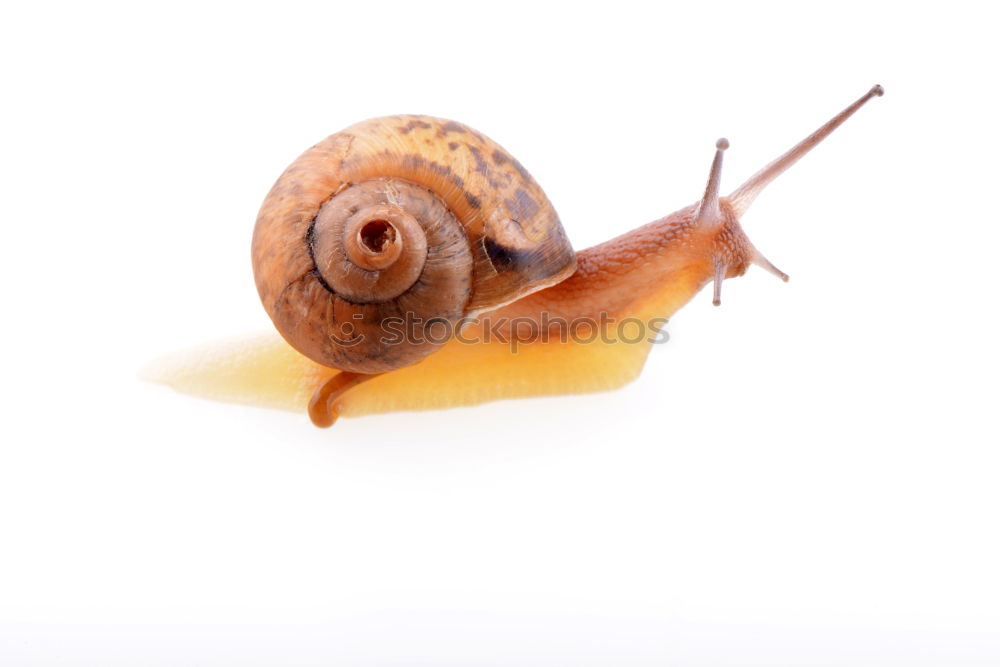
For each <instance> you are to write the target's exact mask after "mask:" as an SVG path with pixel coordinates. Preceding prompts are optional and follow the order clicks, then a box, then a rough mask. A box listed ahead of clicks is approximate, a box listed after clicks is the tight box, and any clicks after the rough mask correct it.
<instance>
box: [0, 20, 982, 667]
mask: <svg viewBox="0 0 1000 667" xmlns="http://www.w3.org/2000/svg"><path fill="white" fill-rule="evenodd" d="M695 4H696V3H682V4H673V5H665V4H663V3H656V4H650V5H641V4H632V3H627V2H615V3H602V4H600V5H587V4H576V3H573V4H572V5H569V4H567V5H565V6H562V7H556V6H554V5H553V6H548V5H544V4H542V3H540V2H536V3H530V4H520V3H511V2H494V3H489V4H482V5H479V4H474V3H454V4H442V3H437V2H409V3H404V4H395V3H386V2H378V3H370V2H362V1H356V2H350V3H336V2H326V3H319V4H313V5H299V4H294V3H275V4H274V5H273V6H272V7H261V6H254V5H251V4H243V3H240V4H233V5H231V6H222V5H215V4H211V3H194V4H190V5H184V4H176V3H169V4H164V5H162V6H156V7H154V6H141V5H138V4H136V5H133V4H124V3H123V4H120V5H111V4H97V5H94V4H92V3H79V4H73V5H70V4H67V5H58V4H41V3H32V4H30V5H29V4H27V3H24V4H23V5H22V6H20V7H18V8H10V7H8V8H6V9H4V10H3V17H2V20H0V56H2V58H0V62H2V65H0V67H2V76H3V83H2V90H3V97H4V101H3V104H2V110H0V115H2V123H0V135H2V148H0V153H2V155H0V169H2V173H0V177H2V183H3V186H2V191H0V197H2V202H3V207H2V212H3V220H2V223H3V224H2V234H3V238H4V239H5V241H4V242H3V243H2V244H0V248H2V257H3V261H2V262H0V272H2V280H3V285H4V288H3V297H4V298H3V301H4V309H3V312H4V315H3V320H4V326H3V334H2V335H3V349H4V360H3V385H2V387H3V393H4V396H3V406H4V411H3V418H2V425H0V429H2V431H3V433H2V445H0V447H2V450H0V540H2V544H0V665H3V666H4V667H6V666H8V665H18V666H20V665H88V666H89V665H94V666H97V665H101V666H118V665H122V666H124V665H129V666H132V665H157V666H158V665H198V666H200V665H209V666H214V665H254V666H256V665H262V666H263V665H268V666H270V665H276V666H277V665H280V666H289V665H295V666H297V665H344V666H354V665H359V666H368V665H391V666H397V665H398V666H402V665H427V666H431V665H434V666H438V665H455V666H458V665H462V666H469V665H519V666H520V665H524V666H528V665H566V666H569V665H573V666H577V665H621V666H631V665H654V664H655V665H996V664H1000V634H998V633H1000V574H998V571H1000V567H998V563H1000V538H998V510H1000V490H998V472H1000V448H998V445H1000V438H998V432H997V425H996V410H997V402H998V401H997V399H998V391H997V386H996V376H997V372H998V370H1000V368H998V363H997V351H996V341H997V337H998V334H1000V331H998V326H997V322H996V319H997V318H996V313H997V278H996V270H995V266H996V261H997V260H996V253H997V247H998V242H1000V221H998V216H997V204H996V196H995V192H996V188H997V182H998V176H1000V174H998V169H997V164H998V159H1000V157H998V150H997V149H998V141H997V136H996V135H997V117H998V114H1000V105H998V93H997V84H996V65H997V61H998V55H1000V54H998V49H997V46H996V41H995V40H996V36H995V26H996V17H995V16H990V14H991V13H992V12H991V9H992V8H991V7H990V5H989V4H987V3H984V4H983V5H973V4H965V3H958V2H950V3H946V4H945V5H941V6H937V7H934V8H930V7H928V6H921V5H920V4H914V3H899V4H898V5H896V4H892V3H889V4H881V3H873V2H865V3H860V4H858V3H840V2H838V3H833V4H830V3H826V4H822V5H816V6H810V5H809V4H808V3H792V4H766V5H765V4H761V3H738V4H718V3H703V5H702V6H701V7H700V8H699V7H695ZM875 83H881V84H883V85H884V86H885V89H886V95H885V97H883V98H881V99H877V100H874V101H873V102H871V103H870V104H869V105H868V106H867V107H866V108H865V109H863V110H862V111H861V112H860V113H859V114H858V115H857V116H855V117H854V118H853V119H851V120H850V121H849V122H848V123H847V124H846V125H845V126H844V127H843V128H841V130H839V131H838V132H837V133H836V134H835V135H834V136H833V137H831V138H830V139H829V140H828V142H827V143H825V144H824V145H822V146H821V147H820V148H819V149H818V150H816V151H815V152H814V153H813V154H811V155H809V156H808V157H807V158H806V159H804V160H803V161H802V162H800V163H799V164H798V165H797V166H796V167H795V168H794V169H793V170H792V171H791V172H789V173H787V174H786V175H784V176H782V177H781V178H780V179H779V180H778V181H777V182H776V183H775V184H774V185H773V186H772V187H771V188H770V189H769V190H768V191H767V192H766V193H765V194H764V195H762V196H761V198H760V199H759V200H758V201H757V202H756V203H755V205H754V207H753V208H752V209H751V210H750V212H749V213H748V214H747V215H746V216H745V218H744V226H745V228H746V229H747V232H748V234H749V235H750V237H751V238H752V239H753V241H754V242H755V243H756V244H757V246H758V247H760V248H761V250H762V251H763V252H764V253H765V254H766V255H767V256H768V257H769V258H771V259H772V260H773V261H774V262H775V263H776V264H777V265H778V266H780V267H781V268H782V269H784V270H785V271H787V272H788V273H790V274H791V276H792V281H791V282H790V283H789V284H787V285H784V284H782V283H780V282H779V281H777V280H775V279H774V278H773V277H771V276H769V275H767V274H765V273H764V272H762V271H760V270H759V269H754V270H752V271H751V272H750V273H749V274H748V275H747V276H745V277H743V278H739V279H735V280H730V281H727V282H726V284H725V289H724V294H723V301H724V303H723V307H721V308H713V307H712V306H711V303H710V300H711V299H710V294H708V293H707V292H705V293H702V294H699V295H698V296H697V297H696V298H695V300H694V301H693V302H692V303H691V304H689V305H688V306H687V307H685V308H684V309H683V310H682V311H680V312H679V313H678V314H677V316H676V317H675V318H674V319H673V321H672V322H671V324H670V325H669V332H670V334H671V336H672V340H671V342H670V343H669V344H668V345H665V346H663V347H658V348H656V349H654V350H653V353H652V355H651V357H650V359H649V363H648V364H647V367H646V369H645V372H644V373H643V375H642V376H641V377H640V379H639V380H638V381H636V382H635V383H633V384H632V385H630V386H628V387H627V388H625V389H623V390H621V391H617V392H613V393H608V394H601V395H591V396H577V397H564V398H549V399H541V400H530V401H508V402H502V403H495V404H491V405H486V406H481V407H476V408H465V409H456V410H451V411H443V412H428V413H419V414H394V415H385V416H377V417H369V418H362V419H355V420H343V421H342V422H340V423H338V424H337V425H336V427H335V428H333V429H331V430H329V431H321V430H317V429H314V428H313V427H312V426H311V425H310V424H309V423H308V420H307V419H306V417H305V416H304V415H296V414H291V413H281V412H272V411H268V410H263V409H254V408H247V407H238V406H230V405H223V404H217V403H211V402H207V401H201V400H198V399H194V398H189V397H186V396H182V395H178V394H175V393H173V392H171V391H169V390H167V389H165V388H162V387H159V386H153V385H147V384H144V383H142V382H141V381H139V380H138V379H137V374H138V372H139V370H140V369H141V368H142V367H143V365H144V364H145V363H146V362H147V361H149V360H150V359H152V358H154V357H156V356H158V355H160V354H162V353H164V352H169V351H172V350H175V349H178V348H183V347H185V346H188V345H191V344H194V343H198V342H202V341H205V340H210V339H213V338H217V337H220V336H227V335H231V334H240V333H243V332H255V331H259V330H264V329H267V328H268V327H269V326H270V324H269V322H268V320H267V318H266V315H265V313H264V311H263V309H262V308H261V307H260V304H259V303H258V300H257V295H256V291H255V289H254V287H253V282H252V276H251V270H250V262H249V242H250V233H251V229H252V225H253V221H254V218H255V215H256V210H257V207H258V206H259V205H260V202H261V200H262V199H263V197H264V194H265V193H266V191H267V189H268V188H269V187H270V185H271V183H272V182H273V181H274V179H275V178H276V177H277V176H278V174H279V173H280V172H281V170H282V169H283V168H284V167H285V166H286V165H287V164H288V163H289V162H290V161H291V160H292V159H293V158H294V157H295V156H297V155H298V154H299V153H300V152H301V151H302V150H304V149H305V148H307V147H308V146H310V145H311V144H313V143H314V142H316V141H317V140H319V139H321V138H322V137H324V136H326V135H327V134H330V133H332V132H335V131H337V130H339V129H341V128H342V127H344V126H346V125H349V124H351V123H353V122H356V121H358V120H361V119H364V118H367V117H370V116H376V115H384V114H389V113H406V112H411V113H428V114H434V115H439V116H445V117H450V118H455V119H458V120H461V121H463V122H466V123H468V124H470V125H472V126H474V127H476V128H478V129H480V130H482V131H483V132H485V133H486V134H488V135H489V136H491V137H493V138H494V139H496V140H497V141H499V142H500V143H501V144H503V145H504V146H505V147H506V148H507V149H509V150H510V151H511V152H512V153H513V154H514V155H516V156H517V157H518V158H519V159H520V160H521V161H522V162H523V163H524V164H525V165H527V167H528V168H529V169H530V170H531V171H532V173H533V175H534V176H535V177H536V179H537V180H538V181H539V182H540V183H541V184H542V185H543V186H544V187H545V189H546V192H547V193H548V195H549V197H550V198H551V200H552V201H553V202H554V204H555V206H556V208H557V209H558V211H559V213H560V216H561V218H562V220H563V223H564V226H565V227H566V229H567V231H568V233H569V235H570V237H571V239H572V240H573V243H574V245H575V246H576V247H577V248H584V247H587V246H588V245H591V244H594V243H597V242H599V241H602V240H604V239H607V238H610V237H612V236H615V235H618V234H621V233H623V232H625V231H627V230H628V229H631V228H632V227H635V226H638V225H639V224H642V223H645V222H647V221H650V220H652V219H655V218H658V217H660V216H662V215H665V214H667V213H669V212H671V211H673V210H675V209H677V208H680V207H681V206H684V205H686V204H688V203H690V202H692V201H694V200H696V199H697V198H698V196H699V195H700V193H701V191H702V189H703V187H704V181H705V178H706V175H707V169H708V165H709V163H710V161H711V157H712V148H713V145H714V142H715V140H716V138H717V137H720V136H726V137H728V138H729V140H730V141H731V143H732V148H731V149H730V151H729V152H728V153H727V155H726V167H725V173H724V187H723V189H724V190H725V191H728V190H729V189H731V188H733V187H735V186H736V185H737V184H738V183H739V182H741V181H742V180H743V179H744V178H746V177H747V176H749V175H750V174H751V173H752V172H753V171H755V170H756V169H757V168H758V167H760V166H762V165H763V164H764V163H765V162H767V161H769V160H770V159H772V158H773V157H775V156H776V155H778V154H779V153H780V152H781V151H783V150H784V149H786V148H787V147H788V146H790V145H791V144H792V143H793V142H795V141H797V140H799V139H800V138H802V137H803V136H805V135H806V134H807V133H809V132H810V131H812V130H813V129H815V128H816V127H817V126H818V125H819V124H820V123H822V122H823V121H825V120H827V119H828V118H829V117H830V116H831V115H832V114H833V113H835V112H836V111H839V110H840V109H841V108H843V107H844V106H846V105H847V104H848V103H849V102H851V101H853V100H854V99H856V98H857V97H858V96H860V95H861V94H862V93H864V92H865V91H866V90H868V88H869V87H870V86H871V85H872V84H875Z"/></svg>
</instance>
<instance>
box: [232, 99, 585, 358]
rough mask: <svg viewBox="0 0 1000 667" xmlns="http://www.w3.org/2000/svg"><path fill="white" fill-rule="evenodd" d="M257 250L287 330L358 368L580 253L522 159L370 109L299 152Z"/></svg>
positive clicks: (258, 275) (427, 347) (524, 287)
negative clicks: (363, 116)
mask: <svg viewBox="0 0 1000 667" xmlns="http://www.w3.org/2000/svg"><path fill="white" fill-rule="evenodd" d="M252 257H253V266H254V276H255V280H256V283H257V289H258V292H259V294H260V297H261V301H262V302H263V304H264V307H265V309H266V310H267V312H268V314H269V315H270V316H271V319H272V321H273V322H274V324H275V326H276V327H277V328H278V331H279V332H280V333H281V334H282V336H284V338H285V339H286V340H287V341H288V342H289V343H290V344H291V345H292V346H293V347H295V348H296V349H297V350H298V351H299V352H301V353H303V354H305V355H306V356H307V357H309V358H311V359H312V360H314V361H316V362H318V363H320V364H323V365H326V366H330V367H333V368H339V369H341V370H348V371H354V372H358V373H377V372H383V371H388V370H393V369H395V368H401V367H403V366H407V365H410V364H412V363H416V362H417V361H419V360H420V359H423V358H424V357H425V356H427V355H428V354H430V353H432V352H433V351H434V350H435V349H437V347H439V346H440V345H441V344H443V343H444V342H445V341H444V340H442V339H441V336H440V331H441V330H444V331H452V332H454V330H455V327H456V326H457V325H458V324H459V323H460V322H461V320H462V319H463V318H465V317H470V316H474V315H476V314H478V313H481V312H483V311H487V310H491V309H493V308H497V307H499V306H501V305H504V304H506V303H510V302H511V301H514V300H516V299H518V298H521V297H522V296H524V295H526V294H529V293H531V292H534V291H537V290H539V289H542V288H544V287H548V286H549V285H552V284H555V283H557V282H559V281H561V280H563V279H564V278H566V277H568V276H569V275H570V274H572V272H573V271H574V270H575V267H576V260H575V254H574V252H573V249H572V246H571V245H570V243H569V241H568V240H567V238H566V235H565V232H564V231H563V228H562V225H561V223H560V222H559V218H558V216H557V215H556V213H555V210H554V209H553V208H552V205H551V204H550V203H549V201H548V199H547V198H546V196H545V194H544V192H542V190H541V188H540V187H539V186H538V184H537V183H536V182H535V181H534V180H533V179H532V178H531V176H530V175H529V174H528V173H527V171H526V170H525V169H524V168H523V167H522V166H521V164H520V163H519V162H518V161H517V160H515V159H514V158H513V157H511V156H510V154H508V153H507V152H506V151H504V150H503V148H501V147H500V146H499V145H497V144H496V143H494V142H492V141H491V140H489V139H488V138H486V137H484V136H483V135H481V134H479V133H478V132H476V131H475V130H473V129H471V128H469V127H467V126H465V125H462V124H460V123H456V122H454V121H448V120H442V119H437V118H431V117H427V116H389V117H385V118H375V119H371V120H368V121H364V122H362V123H359V124H357V125H354V126H352V127H349V128H347V129H346V130H343V131H342V132H339V133H337V134H334V135H332V136H330V137H328V138H327V139H325V140H324V141H322V142H320V143H319V144H317V145H316V146H313V147H312V148H311V149H309V150H308V151H306V152H305V153H304V154H303V155H301V156H300V157H299V158H298V159H297V160H296V161H295V162H293V163H292V165H291V166H289V167H288V169H286V170H285V172H284V173H283V174H282V176H281V177H280V178H279V179H278V181H277V182H276V183H275V185H274V187H273V188H272V189H271V192H270V193H269V194H268V196H267V198H266V199H265V201H264V203H263V205H262V206H261V210H260V214H259V215H258V218H257V224H256V227H255V229H254V237H253V244H252ZM442 322H446V323H447V324H448V327H438V331H437V332H436V333H434V332H432V331H431V327H433V326H435V324H440V323H442ZM387 323H392V324H391V325H389V324H387Z"/></svg>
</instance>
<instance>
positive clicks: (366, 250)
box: [159, 86, 882, 426]
mask: <svg viewBox="0 0 1000 667" xmlns="http://www.w3.org/2000/svg"><path fill="white" fill-rule="evenodd" d="M881 94H882V88H881V87H880V86H875V87H874V88H872V89H871V90H870V91H868V93H867V94H865V95H864V96H862V97H861V98H860V99H858V100H857V101H856V102H854V103H853V104H851V105H850V106H848V107H847V108H846V109H844V110H843V111H842V112H840V113H839V114H837V115H836V116H835V117H834V118H833V119H831V120H830V121H829V122H827V123H826V124H824V125H823V126H822V127H820V128H819V129H818V130H817V131H816V132H814V133H813V134H811V135H810V136H809V137H807V138H806V139H804V140H803V141H802V142H800V143H799V144H797V145H796V146H794V147H793V148H792V149H791V150H789V151H788V152H786V153H785V154H783V155H782V156H780V157H779V158H778V159H776V160H775V161H773V162H772V163H770V164H768V165H767V166H766V167H764V168H763V169H761V170H760V171H759V172H758V173H757V174H755V175H754V176H752V177H751V178H750V179H749V180H747V181H746V182H745V183H744V184H743V185H741V186H740V187H739V188H737V189H736V190H734V191H733V192H732V193H731V194H730V195H728V196H721V195H720V182H721V174H722V160H723V154H724V151H725V150H726V149H727V148H728V146H729V144H728V142H727V141H726V140H724V139H720V140H719V141H718V142H717V144H716V153H715V157H714V159H713V162H712V166H711V169H710V173H709V178H708V183H707V186H706V188H705V192H704V194H703V196H702V197H701V198H700V200H699V201H698V202H696V203H695V204H692V205H689V206H686V207H684V208H682V209H680V210H678V211H676V212H675V213H673V214H671V215H668V216H666V217H665V218H662V219H660V220H657V221H655V222H652V223H649V224H647V225H644V226H642V227H639V228H637V229H634V230H632V231H630V232H628V233H626V234H623V235H621V236H619V237H617V238H614V239H612V240H610V241H607V242H605V243H602V244H599V245H597V246H594V247H592V248H588V249H585V250H582V251H580V252H578V253H575V252H574V251H573V248H572V246H571V245H570V243H569V241H568V240H567V237H566V234H565V232H564V231H563V228H562V224H561V223H560V221H559V218H558V216H557V215H556V213H555V210H554V209H553V207H552V205H551V203H550V202H549V201H548V199H547V198H546V196H545V194H544V192H543V191H542V190H541V188H540V187H539V186H538V184H537V183H535V181H534V180H533V179H532V178H531V176H530V175H529V174H528V172H527V171H526V170H525V169H524V167H523V166H522V165H521V164H520V163H519V162H517V160H515V159H514V158H513V156H511V155H510V154H509V153H507V152H506V151H505V150H503V149H502V148H501V147H500V146H499V145H497V144H495V143H494V142H492V141H491V140H489V139H487V138H486V137H484V136H483V135H482V134H480V133H478V132H476V131H475V130H473V129H472V128H469V127H467V126H465V125H462V124H460V123H456V122H454V121H448V120H442V119H437V118H430V117H425V116H390V117H386V118H378V119H372V120H369V121H365V122H363V123H359V124H357V125H355V126H352V127H350V128H347V129H346V130H344V131H342V132H339V133H337V134H335V135H332V136H331V137H329V138H327V139H326V140H324V141H323V142H320V143H319V144H317V145H316V146H314V147H313V148H311V149H309V150H308V151H306V153H304V154H303V155H302V156H301V157H300V158H299V159H298V160H296V161H295V162H294V163H293V164H292V165H291V166H290V167H289V168H288V169H287V170H286V171H285V173H284V174H282V176H281V177H280V178H279V179H278V182H277V183H276V184H275V186H274V187H273V188H272V190H271V192H270V193H269V195H268V197H267V199H266V200H265V202H264V205H263V206H262V208H261V212H260V215H259V216H258V220H257V225H256V228H255V231H254V237H253V244H252V256H253V265H254V273H255V279H256V283H257V288H258V292H259V294H260V297H261V300H262V303H263V304H264V307H265V309H266V310H267V312H268V314H269V315H270V316H271V319H272V321H273V322H274V324H275V326H276V327H277V329H278V331H279V332H280V333H281V335H282V336H283V337H284V339H285V340H286V341H287V343H288V344H287V345H286V344H285V343H283V342H281V341H278V340H276V339H274V338H267V339H264V340H258V341H253V342H250V343H246V344H244V345H241V346H238V347H234V346H231V345H230V346H227V347H225V348H223V349H222V350H220V349H218V348H215V349H213V350H211V351H210V352H208V353H207V355H209V356H211V357H213V360H214V364H213V368H214V371H213V373H212V379H211V380H209V381H207V382H205V381H204V374H199V373H191V372H187V371H185V369H188V370H189V369H191V368H192V367H193V365H192V364H191V363H190V362H185V363H181V364H173V369H174V370H173V371H170V372H167V373H160V374H159V375H160V377H161V379H164V380H165V381H166V382H168V383H170V384H173V385H174V386H175V387H177V388H180V389H182V390H185V389H186V390H188V391H193V393H201V394H203V395H207V394H211V395H213V397H216V398H224V399H229V400H239V401H243V402H254V403H266V404H270V405H274V406H276V407H290V408H293V409H295V408H297V409H301V406H303V405H304V404H305V403H306V402H308V411H309V414H310V417H311V418H312V420H313V422H314V423H315V424H316V425H318V426H329V425H330V424H332V423H333V421H335V419H336V418H337V417H338V416H341V415H360V414H369V413H375V412H388V411H394V410H405V409H429V408H440V407H449V406H453V405H469V404H475V403H481V402H484V401H489V400H495V399H500V398H511V397H524V396H537V395H547V394H562V393H581V392H589V391H599V390H607V389H613V388H616V387H619V386H622V385H624V384H626V383H627V382H629V381H630V380H632V379H634V378H635V377H636V376H637V375H638V374H639V373H640V372H641V370H642V367H643V364H644V363H645V360H646V356H647V354H648V352H649V349H650V346H651V344H652V342H653V341H654V338H655V336H654V335H655V334H656V333H658V331H659V329H660V328H661V327H662V326H663V324H664V323H665V322H666V319H667V318H668V317H670V316H672V315H673V313H674V312H676V310H677V309H678V308H680V307H682V306H683V305H684V304H685V303H687V302H688V301H689V300H690V299H691V298H692V297H693V296H694V295H695V294H697V293H698V292H699V291H700V290H701V289H703V288H704V287H705V286H706V285H708V284H710V283H711V284H713V286H714V288H713V302H714V303H715V304H716V305H718V304H719V303H720V301H721V285H722V282H723V281H724V280H725V279H726V278H731V277H735V276H739V275H742V274H743V273H745V272H746V271H747V269H748V268H749V266H750V265H751V264H756V265H758V266H761V267H762V268H764V269H766V270H768V271H770V272H771V273H774V274H775V275H777V276H778V277H780V278H781V279H783V280H787V279H788V276H787V275H785V274H784V273H782V272H781V271H779V270H778V269H777V268H775V266H774V265H773V264H771V262H769V261H768V260H767V259H766V258H765V257H764V256H763V255H762V254H761V253H760V252H759V251H758V250H757V249H756V248H755V247H754V246H753V244H752V243H751V242H750V240H749V239H748V237H747V236H746V234H745V233H744V231H743V229H742V227H741V226H740V222H739V219H740V217H741V216H742V215H743V214H744V213H745V212H746V210H747V208H748V207H749V206H750V204H751V203H752V202H753V200H754V199H755V198H756V196H757V195H758V194H759V193H760V192H761V191H762V190H763V189H764V188H765V187H766V186H767V184H768V183H770V182H771V181H772V180H774V178H776V177H777V176H778V175H779V174H781V173H782V172H783V171H785V170H786V169H787V168H788V167H790V166H791V165H792V164H794V163H795V162H796V161H798V160H799V159H800V158H801V157H802V156H803V155H805V154H806V153H807V152H809V151H810V150H811V149H812V148H813V147H815V146H816V145H817V144H818V143H819V142H821V141H822V140H823V139H824V138H825V137H827V136H829V134H830V133H832V132H833V130H834V129H836V128H837V127H838V126H839V125H840V124H841V123H843V122H844V121H845V120H846V119H847V118H848V117H850V116H851V115H853V114H854V113H855V112H856V111H857V110H858V109H859V108H860V107H861V106H862V105H863V104H865V103H866V102H867V101H868V100H870V99H872V98H873V97H876V96H880V95H881ZM629 319H631V320H633V321H635V322H637V323H638V324H639V325H640V326H641V327H644V331H643V335H641V336H639V337H638V338H634V339H632V340H630V341H628V342H627V343H625V344H622V341H621V340H620V337H619V338H615V337H613V336H612V337H607V336H602V335H600V333H601V332H602V327H603V326H604V324H603V323H605V322H609V321H610V322H621V321H623V320H629ZM411 320H412V322H411ZM396 321H405V322H406V323H407V324H406V331H405V333H406V335H405V336H395V335H386V334H387V332H391V333H394V334H395V333H401V332H402V329H400V330H397V329H394V328H392V327H387V323H388V322H396ZM568 323H573V324H572V325H570V328H571V329H572V330H573V332H574V333H575V332H577V331H578V328H579V327H577V326H576V325H577V323H583V324H582V328H583V329H584V330H585V331H586V330H588V329H589V330H590V332H591V334H593V335H587V336H583V337H582V339H581V338H578V337H576V336H571V337H570V338H568V339H567V337H566V333H567V324H568ZM434 325H441V327H442V328H443V330H444V331H445V332H446V334H447V335H446V336H444V337H441V336H438V337H435V336H432V335H430V334H431V333H432V331H433V326H434ZM619 333H620V330H619ZM651 334H654V335H651ZM289 345H290V346H291V348H294V350H297V351H298V352H295V351H294V350H292V349H291V348H290V347H289ZM202 356H205V353H203V354H202ZM248 361H250V362H252V363H248ZM260 369H264V371H263V372H261V371H260ZM178 371H181V372H178ZM198 377H200V378H201V381H200V382H199V381H198V380H197V379H196V378H198ZM193 378H195V379H194V381H192V379H193ZM310 396H311V398H309V397H310Z"/></svg>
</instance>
